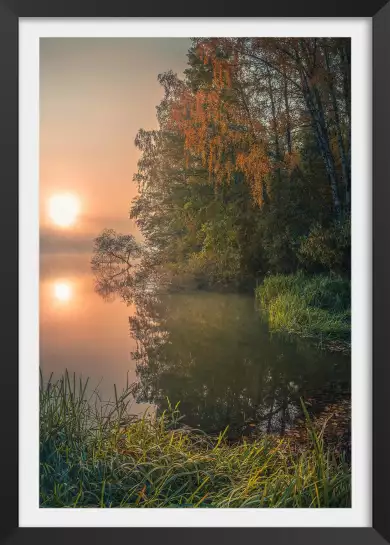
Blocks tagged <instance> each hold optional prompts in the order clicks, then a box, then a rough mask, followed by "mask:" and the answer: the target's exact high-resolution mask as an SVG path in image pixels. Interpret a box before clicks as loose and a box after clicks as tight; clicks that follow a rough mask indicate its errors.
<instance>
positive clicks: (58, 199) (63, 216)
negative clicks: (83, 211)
mask: <svg viewBox="0 0 390 545" xmlns="http://www.w3.org/2000/svg"><path fill="white" fill-rule="evenodd" d="M79 211H80V201H79V199H78V198H77V197H76V196H75V195H71V194H68V193H66V194H60V195H54V196H53V197H51V199H50V200H49V216H50V219H51V220H52V221H53V222H54V223H55V224H56V225H58V226H60V227H70V226H71V225H73V224H74V223H75V221H76V219H77V216H78V214H79Z"/></svg>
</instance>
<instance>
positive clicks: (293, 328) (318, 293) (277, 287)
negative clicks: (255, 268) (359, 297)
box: [256, 273, 351, 351]
mask: <svg viewBox="0 0 390 545" xmlns="http://www.w3.org/2000/svg"><path fill="white" fill-rule="evenodd" d="M256 298H257V300H258V301H259V302H260V304H261V308H262V309H263V310H264V311H265V312H266V313H267V316H268V321H269V325H270V328H271V330H275V331H287V332H288V333H295V334H297V335H301V336H304V337H313V338H316V339H318V340H319V341H320V342H321V343H323V344H324V345H325V346H328V347H330V348H332V347H333V348H336V347H337V348H339V349H342V350H344V351H348V350H350V337H351V297H350V282H349V281H347V280H344V279H342V278H340V277H333V276H325V275H317V276H305V275H304V274H303V273H297V274H295V275H275V276H270V277H268V278H266V279H265V280H264V282H263V284H261V285H260V286H259V287H258V288H257V289H256Z"/></svg>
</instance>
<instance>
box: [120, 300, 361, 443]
mask: <svg viewBox="0 0 390 545" xmlns="http://www.w3.org/2000/svg"><path fill="white" fill-rule="evenodd" d="M129 322H130V331H131V336H132V337H133V338H134V339H135V340H136V342H137V348H136V350H134V351H133V352H132V357H133V358H134V360H135V361H136V362H137V375H138V378H139V383H138V386H137V389H136V397H137V400H138V401H142V402H149V403H153V404H155V405H156V406H157V407H158V410H159V411H162V410H164V409H165V408H167V398H168V399H169V400H170V402H171V403H173V404H174V403H176V402H177V401H180V408H181V412H182V413H183V414H184V415H185V417H184V422H185V423H186V424H188V425H190V426H193V427H194V426H198V427H200V428H202V429H203V430H205V431H209V432H211V431H215V432H217V431H219V430H222V429H224V428H225V427H226V426H227V425H229V428H230V434H231V435H233V436H234V434H242V433H244V434H245V433H250V431H251V429H253V428H256V427H260V428H261V429H263V430H264V431H268V432H272V431H279V432H281V433H284V431H285V430H286V429H287V428H288V427H289V426H290V425H291V424H292V423H293V422H294V420H295V418H296V417H297V416H298V415H299V414H300V401H299V398H300V396H302V397H303V398H305V399H306V400H307V401H308V402H312V409H313V410H317V411H318V410H321V409H322V408H324V406H325V405H326V404H327V403H329V402H330V401H334V400H336V399H337V398H339V397H341V396H342V395H343V394H344V393H345V392H346V391H349V383H350V365H349V358H346V357H343V356H342V355H340V354H329V353H326V352H324V351H319V350H316V349H314V348H313V347H311V346H309V344H308V343H307V342H303V341H299V340H292V339H291V338H290V339H289V338H284V337H282V336H280V335H270V333H269V331H268V329H267V326H266V324H265V323H264V322H263V321H262V320H261V318H260V315H259V313H258V312H257V310H256V309H255V308H254V301H253V298H252V297H249V296H243V295H237V294H223V295H222V294H216V293H205V292H195V293H190V294H188V293H186V294H181V293H180V294H172V295H166V296H164V297H160V298H157V297H151V296H148V297H141V298H140V299H139V300H138V302H137V311H136V313H135V314H134V315H133V316H131V317H130V318H129Z"/></svg>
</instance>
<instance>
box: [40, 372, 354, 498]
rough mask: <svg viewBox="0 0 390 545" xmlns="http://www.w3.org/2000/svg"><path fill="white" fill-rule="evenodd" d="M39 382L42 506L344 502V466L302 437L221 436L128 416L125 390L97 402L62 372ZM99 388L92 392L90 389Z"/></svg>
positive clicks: (176, 418) (173, 421) (341, 458)
mask: <svg viewBox="0 0 390 545" xmlns="http://www.w3.org/2000/svg"><path fill="white" fill-rule="evenodd" d="M49 384H50V385H43V383H42V384H41V388H40V505H41V507H192V508H194V507H195V508H197V507H214V508H215V507H349V506H350V501H351V497H350V467H349V465H348V463H347V462H346V457H345V454H344V453H343V452H339V451H338V449H337V448H334V447H333V448H332V449H331V452H328V451H327V448H326V445H325V444H324V440H323V434H321V433H317V432H316V428H315V426H314V425H312V424H311V423H310V420H307V427H306V430H307V438H306V440H305V441H304V442H303V443H298V442H297V441H294V440H293V439H292V438H281V437H278V436H273V435H262V436H259V437H253V438H252V439H251V440H245V439H242V440H241V441H237V442H234V443H229V442H228V441H227V440H226V430H225V432H223V433H220V434H219V436H210V435H206V434H205V433H203V432H202V431H200V430H194V429H190V428H188V427H185V426H182V425H181V424H180V413H179V407H178V406H176V407H170V410H169V411H167V412H165V413H164V414H163V415H161V416H160V417H159V418H153V417H148V416H144V417H143V418H138V417H134V416H133V417H132V416H130V415H129V414H128V403H129V399H131V389H127V390H126V391H125V392H123V394H122V395H118V394H117V392H116V390H115V401H114V402H113V403H107V404H104V405H103V406H102V405H100V406H99V404H96V403H95V401H96V400H95V401H94V400H92V399H89V400H88V399H87V396H86V391H87V384H82V383H81V381H79V382H78V381H77V380H75V378H74V377H73V378H70V377H69V376H68V375H67V374H66V375H65V377H63V378H62V379H61V380H59V381H58V382H55V383H50V382H49ZM95 395H96V394H95Z"/></svg>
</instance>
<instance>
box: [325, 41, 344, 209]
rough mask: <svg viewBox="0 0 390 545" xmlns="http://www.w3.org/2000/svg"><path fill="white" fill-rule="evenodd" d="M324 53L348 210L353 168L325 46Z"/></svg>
mask: <svg viewBox="0 0 390 545" xmlns="http://www.w3.org/2000/svg"><path fill="white" fill-rule="evenodd" d="M323 51H324V57H325V64H326V69H327V71H328V78H327V82H328V87H329V93H330V96H331V99H332V106H333V112H334V123H335V129H336V135H337V144H338V148H339V153H340V159H341V168H342V173H343V182H344V186H345V204H346V206H347V208H349V203H350V194H349V192H350V185H351V174H350V172H351V166H350V163H349V160H348V157H347V154H346V152H345V146H344V140H343V135H342V132H341V122H340V115H339V108H338V104H337V97H336V92H335V88H334V85H333V75H332V73H331V68H330V62H329V53H328V50H327V48H326V46H324V48H323Z"/></svg>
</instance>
